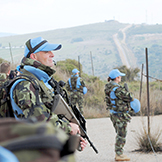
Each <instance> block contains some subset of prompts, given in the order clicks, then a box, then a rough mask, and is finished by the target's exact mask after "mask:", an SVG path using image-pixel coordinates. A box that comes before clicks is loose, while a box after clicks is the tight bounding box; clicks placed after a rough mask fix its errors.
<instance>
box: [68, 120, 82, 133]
mask: <svg viewBox="0 0 162 162" xmlns="http://www.w3.org/2000/svg"><path fill="white" fill-rule="evenodd" d="M69 124H70V126H71V132H70V134H72V135H76V134H80V129H79V126H78V125H77V124H75V123H69Z"/></svg>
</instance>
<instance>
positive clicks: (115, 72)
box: [109, 69, 125, 79]
mask: <svg viewBox="0 0 162 162" xmlns="http://www.w3.org/2000/svg"><path fill="white" fill-rule="evenodd" d="M118 76H125V74H124V73H121V72H120V71H119V70H118V69H114V70H111V71H110V73H109V77H110V78H111V79H115V78H116V77H118Z"/></svg>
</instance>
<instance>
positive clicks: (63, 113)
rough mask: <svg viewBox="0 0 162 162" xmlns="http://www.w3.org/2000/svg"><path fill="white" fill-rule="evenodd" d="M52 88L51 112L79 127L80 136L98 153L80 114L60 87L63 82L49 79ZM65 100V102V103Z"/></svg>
mask: <svg viewBox="0 0 162 162" xmlns="http://www.w3.org/2000/svg"><path fill="white" fill-rule="evenodd" d="M48 83H49V84H50V85H51V86H52V87H53V88H54V93H55V96H54V104H53V107H52V112H54V113H55V114H57V115H58V117H59V118H60V119H63V118H64V119H66V120H68V121H69V122H72V123H75V124H77V125H78V126H79V127H80V131H81V136H82V137H83V138H85V139H87V141H88V142H89V144H90V146H91V147H92V148H93V150H94V151H95V152H96V153H98V150H97V149H96V148H95V146H94V145H93V143H92V142H91V141H90V139H89V137H88V135H87V133H86V120H85V118H84V117H83V115H82V114H81V113H80V111H79V109H78V108H77V107H76V106H73V105H72V104H71V102H70V100H69V97H68V94H67V92H66V90H65V89H62V87H63V86H64V85H65V84H63V81H59V82H57V81H56V80H54V78H52V79H50V80H49V82H48ZM65 100H66V101H65ZM69 106H70V107H71V109H70V108H69Z"/></svg>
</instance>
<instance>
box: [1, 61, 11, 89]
mask: <svg viewBox="0 0 162 162" xmlns="http://www.w3.org/2000/svg"><path fill="white" fill-rule="evenodd" d="M9 74H10V64H9V63H6V62H5V63H2V64H0V86H1V85H2V84H3V83H4V82H5V81H6V80H8V79H9Z"/></svg>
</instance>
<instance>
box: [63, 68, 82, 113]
mask: <svg viewBox="0 0 162 162" xmlns="http://www.w3.org/2000/svg"><path fill="white" fill-rule="evenodd" d="M72 73H73V75H71V78H69V80H68V81H67V84H66V89H67V91H69V92H70V100H71V103H72V105H76V104H78V107H79V110H80V112H81V113H82V114H83V87H85V83H84V81H83V79H82V78H80V77H79V71H78V70H77V69H73V70H72ZM78 79H79V80H78Z"/></svg>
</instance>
